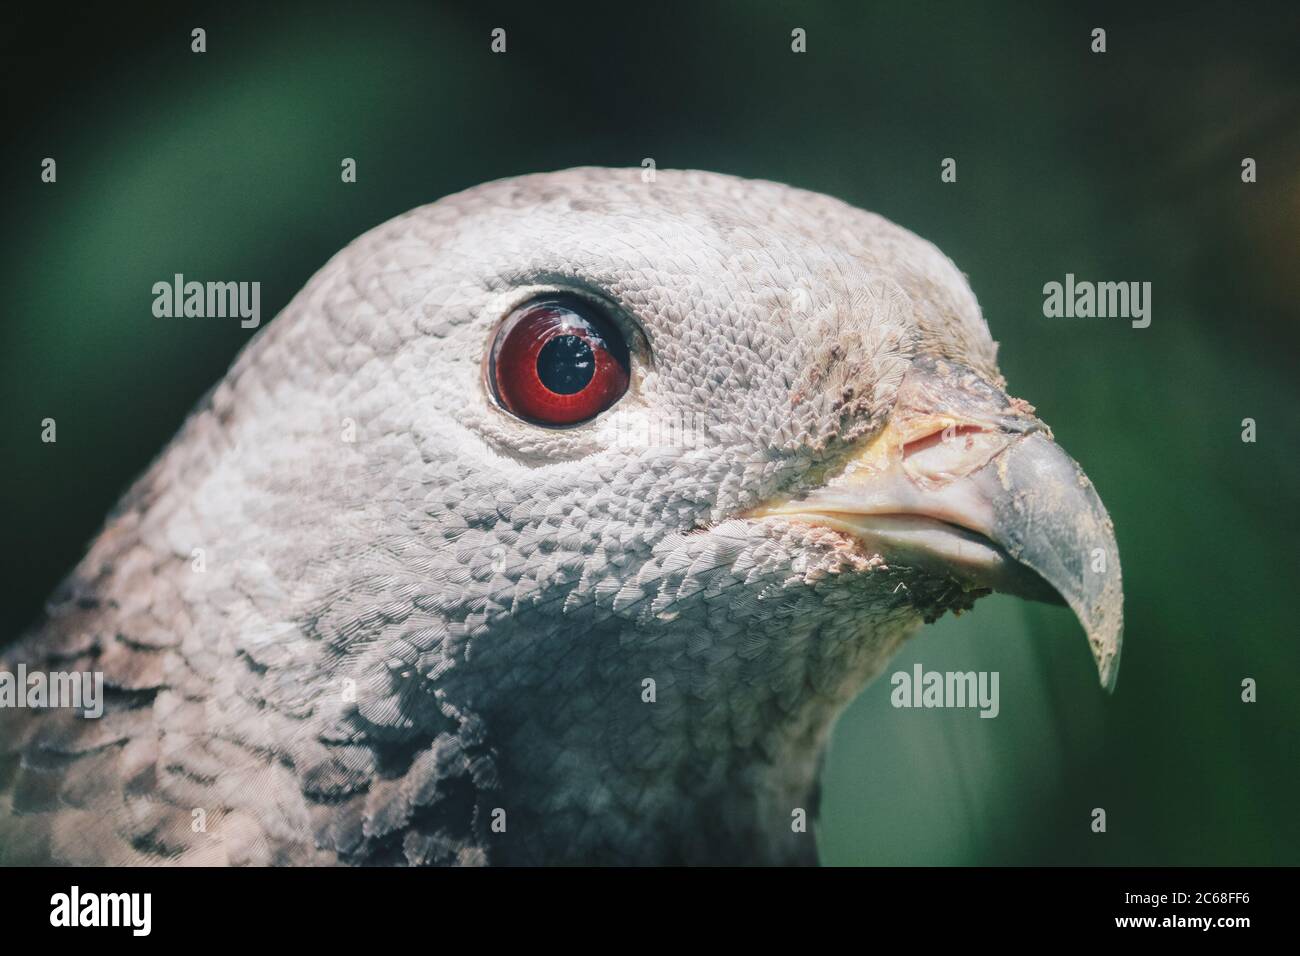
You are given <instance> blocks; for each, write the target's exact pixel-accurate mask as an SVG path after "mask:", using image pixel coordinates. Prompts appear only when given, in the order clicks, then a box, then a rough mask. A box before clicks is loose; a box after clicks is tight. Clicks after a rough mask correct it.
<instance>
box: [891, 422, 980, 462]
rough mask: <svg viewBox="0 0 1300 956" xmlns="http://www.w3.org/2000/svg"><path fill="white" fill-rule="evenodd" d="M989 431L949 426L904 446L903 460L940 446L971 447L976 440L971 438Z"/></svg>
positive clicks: (974, 426)
mask: <svg viewBox="0 0 1300 956" xmlns="http://www.w3.org/2000/svg"><path fill="white" fill-rule="evenodd" d="M985 431H987V429H984V428H981V427H980V426H978V425H949V426H947V427H946V428H942V429H940V430H939V431H937V432H931V433H930V434H929V435H926V436H925V437H923V438H917V439H916V440H914V441H910V442H908V443H907V444H905V445H904V446H903V458H904V459H907V458H910V457H911V456H912V455H915V454H917V453H918V452H923V451H927V450H928V449H931V448H933V447H935V446H936V445H939V444H944V445H955V446H956V447H958V448H969V447H971V445H972V443H973V441H974V439H972V438H971V437H970V436H972V435H977V434H980V433H982V432H985Z"/></svg>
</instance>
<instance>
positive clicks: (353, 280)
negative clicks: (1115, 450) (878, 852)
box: [88, 169, 1121, 862]
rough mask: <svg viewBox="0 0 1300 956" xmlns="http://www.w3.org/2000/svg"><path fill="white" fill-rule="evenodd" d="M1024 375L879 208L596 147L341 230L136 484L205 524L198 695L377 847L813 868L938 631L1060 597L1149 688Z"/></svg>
mask: <svg viewBox="0 0 1300 956" xmlns="http://www.w3.org/2000/svg"><path fill="white" fill-rule="evenodd" d="M1005 389H1006V384H1005V382H1004V381H1003V378H1002V376H1001V375H1000V373H999V371H998V368H997V363H996V348H995V345H994V342H993V340H992V339H991V338H990V336H989V332H988V329H987V327H986V326H985V323H984V320H983V318H982V316H981V313H980V309H979V306H978V305H977V303H976V300H975V297H974V295H973V294H972V292H971V290H970V287H969V286H968V284H967V282H966V280H965V278H964V277H963V275H962V274H961V272H959V271H958V269H957V268H956V267H955V266H954V265H953V264H952V262H951V261H949V259H948V258H946V257H945V256H944V255H943V254H942V253H941V252H940V251H939V250H938V249H937V248H935V246H933V245H932V244H930V243H929V242H927V241H925V240H923V239H920V238H918V237H917V236H915V235H913V234H912V233H910V232H908V231H907V230H905V229H902V228H900V227H899V226H896V225H894V224H892V223H890V222H888V221H887V220H885V219H883V218H881V217H880V216H878V215H874V214H872V213H869V212H864V211H862V210H859V209H855V208H853V207H850V206H848V205H846V204H844V203H842V202H839V201H837V200H835V199H832V198H829V197H826V196H823V195H818V194H814V193H810V192H804V191H801V190H798V189H793V188H789V187H786V186H782V185H777V184H774V183H769V182H758V181H748V180H742V179H737V178H732V177H729V176H723V175H715V174H709V173H702V172H668V171H659V172H658V173H657V175H656V176H655V177H654V178H653V181H652V182H646V181H644V180H643V178H642V176H641V171H640V170H634V171H624V170H603V169H574V170H568V171H565V172H559V173H553V174H545V175H536V176H527V177H522V178H518V179H510V180H504V181H500V182H495V183H490V184H487V185H484V186H480V187H477V188H475V189H471V190H469V191H467V192H464V193H461V194H459V195H455V196H452V197H449V198H447V199H444V200H442V201H440V202H437V203H434V204H433V205H430V206H427V207H423V208H419V209H416V210H413V211H411V212H409V213H407V214H405V215H403V216H400V217H398V218H397V219H395V220H392V221H390V222H388V223H386V224H384V225H382V226H380V227H378V228H376V229H375V230H372V231H371V232H369V233H367V234H365V235H363V236H362V237H360V238H359V239H357V240H356V241H355V242H353V243H352V244H351V245H350V246H348V247H347V248H345V249H344V250H343V251H341V252H340V253H339V254H338V255H337V256H336V257H335V258H334V259H332V260H331V261H330V263H328V264H327V265H326V266H325V267H324V268H323V269H322V270H321V272H320V273H318V274H317V275H316V276H315V277H314V278H313V279H312V280H311V282H310V283H309V284H308V285H307V286H306V288H305V289H304V290H303V291H302V292H301V293H300V294H299V295H298V296H297V297H296V298H295V299H294V300H293V302H292V303H291V304H290V305H289V306H288V307H287V308H286V310H285V312H284V313H283V314H282V315H281V316H280V318H278V319H277V320H276V321H275V322H273V323H271V324H270V325H269V326H268V327H267V328H266V329H265V330H264V331H263V332H262V333H261V334H260V335H259V336H258V337H257V339H256V340H255V342H254V343H252V345H251V346H250V347H249V348H248V349H247V350H246V351H245V353H244V354H243V355H242V356H241V357H240V358H239V359H238V360H237V362H236V364H235V366H234V367H233V368H232V370H231V372H230V373H229V375H228V376H227V378H226V380H225V381H224V382H222V383H221V384H220V385H219V386H218V387H217V388H216V389H215V390H214V392H213V393H212V394H211V396H210V397H209V399H208V401H207V403H206V404H205V405H204V406H203V407H202V408H201V409H200V410H199V411H198V412H197V413H196V415H195V416H193V417H192V419H191V420H190V422H189V424H188V425H187V427H186V429H185V430H184V431H183V432H182V435H181V436H180V438H179V439H178V441H177V443H176V444H175V445H174V446H173V448H172V449H171V450H170V451H169V452H168V454H167V455H165V456H164V457H163V459H162V460H161V461H160V462H159V463H158V465H156V466H155V468H154V470H153V471H152V472H151V473H150V474H149V475H147V476H146V477H145V479H144V480H143V481H142V484H141V485H140V487H138V488H137V489H136V491H135V492H133V495H132V498H131V499H129V505H128V508H127V510H128V511H134V512H135V513H136V514H137V515H139V516H141V517H137V518H133V519H132V520H133V521H134V522H135V525H136V527H135V530H133V532H132V534H133V535H138V536H139V537H140V538H142V539H144V540H156V541H159V542H161V546H163V547H171V548H175V549H178V550H180V552H181V553H186V554H187V553H188V552H189V549H190V548H191V547H193V546H194V545H195V543H199V544H202V543H203V542H204V541H208V542H210V543H211V546H212V554H211V555H210V556H209V558H208V560H207V573H205V574H203V575H194V574H189V575H185V576H183V577H182V578H178V580H177V582H176V585H175V592H174V594H173V595H172V597H171V598H169V599H170V600H173V601H174V603H175V604H176V606H180V607H184V608H186V611H185V618H184V620H185V621H186V622H187V626H188V628H189V630H190V633H189V634H187V635H186V636H184V637H183V638H182V646H185V647H188V646H189V644H192V645H193V646H192V647H189V650H188V651H187V653H186V654H185V664H186V668H187V670H186V671H185V673H187V674H192V675H195V674H196V675H198V678H193V677H190V678H186V679H187V680H190V682H191V683H192V684H195V686H194V687H193V688H192V689H191V690H190V692H189V694H188V697H187V699H189V700H191V701H192V700H196V699H205V698H206V699H209V700H212V699H219V700H220V701H221V706H219V707H218V706H209V707H208V708H207V712H206V717H205V718H204V719H205V720H207V721H208V725H207V726H208V727H209V729H210V730H211V732H212V733H214V734H217V735H219V736H220V737H221V738H222V739H223V740H234V741H239V742H240V743H242V744H243V745H245V746H246V747H249V748H253V749H256V750H257V751H258V752H267V753H280V754H283V755H285V756H284V760H285V761H286V763H288V764H291V765H292V766H293V768H294V770H295V772H296V774H297V776H298V778H299V780H300V784H301V788H302V791H303V793H304V794H305V795H306V797H307V801H308V804H309V806H308V807H307V809H306V810H304V811H303V813H305V814H306V815H307V816H309V817H311V818H312V819H316V818H317V817H319V816H320V815H322V814H324V816H325V822H323V823H322V822H320V820H317V822H316V823H315V824H314V826H315V827H316V832H317V834H318V838H317V839H318V840H325V841H326V842H329V843H330V844H331V845H332V846H335V847H336V848H337V849H338V852H339V855H340V856H341V857H342V858H345V859H349V858H350V859H363V858H370V859H373V858H376V857H377V856H379V855H380V854H381V852H392V853H395V854H397V855H399V856H400V855H401V854H402V853H405V856H406V858H407V859H411V860H416V861H426V860H430V859H436V858H438V853H439V852H441V851H439V850H438V847H443V848H444V850H445V848H446V847H447V846H452V847H460V849H459V850H458V851H457V852H459V853H461V855H462V858H463V857H464V855H465V853H466V852H469V851H466V850H465V846H466V845H472V846H474V847H477V849H475V850H473V852H470V853H469V855H470V857H471V858H479V857H476V856H475V855H474V854H475V853H477V854H479V855H480V856H486V858H487V859H489V860H502V861H507V862H510V861H540V860H547V861H556V860H583V861H588V862H627V861H642V862H682V861H699V860H706V861H726V860H732V861H735V860H761V861H769V862H777V861H795V860H804V861H806V860H811V859H813V858H814V853H815V850H814V848H813V844H812V836H811V835H810V834H806V833H799V832H795V828H792V827H791V818H792V813H794V812H795V811H797V810H799V809H805V810H807V811H808V812H810V813H811V812H812V811H813V807H812V806H811V803H812V801H814V799H815V796H814V791H815V789H816V776H817V772H818V766H819V758H820V755H821V753H822V751H823V749H824V746H825V743H826V740H827V737H828V734H829V732H830V728H831V726H832V724H833V722H834V719H835V717H836V715H837V714H838V713H839V712H840V711H841V710H842V709H843V707H844V706H845V705H846V704H847V702H848V701H849V700H851V699H852V697H853V696H854V695H855V694H857V693H858V691H859V690H861V688H862V687H863V686H864V685H865V684H866V683H867V682H868V681H869V679H870V678H871V677H872V676H874V675H875V674H877V673H879V672H880V671H881V669H882V668H883V667H884V666H885V664H886V663H887V661H888V660H889V658H890V656H891V655H892V654H893V653H894V652H895V651H897V650H898V648H899V647H900V645H901V643H902V642H903V641H904V640H905V639H906V638H907V637H908V636H910V635H911V634H913V633H915V631H916V630H917V629H918V628H919V627H920V625H921V624H922V623H923V622H926V621H932V620H934V619H936V618H937V617H939V616H940V615H941V614H943V613H944V612H945V611H947V610H962V609H966V608H969V607H970V606H971V605H972V603H973V602H974V601H975V599H976V598H977V597H979V596H980V595H983V594H987V593H989V591H991V590H1005V591H1009V592H1011V593H1015V594H1019V595H1022V596H1025V597H1030V598H1041V599H1046V600H1056V601H1063V602H1065V603H1066V604H1068V605H1069V606H1070V607H1071V608H1072V609H1073V610H1074V611H1075V613H1076V614H1077V616H1078V618H1079V620H1080V622H1081V623H1082V626H1083V629H1084V631H1085V632H1086V634H1087V636H1088V639H1089V641H1090V643H1091V646H1092V650H1093V653H1094V655H1095V656H1096V660H1097V664H1098V666H1099V668H1100V671H1101V676H1102V680H1103V682H1104V683H1106V684H1109V683H1111V682H1112V681H1113V679H1114V675H1115V670H1116V666H1117V663H1118V658H1119V643H1120V631H1121V590H1120V568H1119V560H1118V555H1117V552H1116V545H1115V539H1114V535H1113V531H1112V529H1111V524H1110V521H1109V518H1108V517H1107V515H1106V511H1105V509H1104V508H1103V506H1102V504H1101V501H1100V500H1099V498H1098V496H1097V494H1096V493H1095V491H1094V490H1093V488H1092V486H1091V484H1090V483H1089V482H1088V480H1087V479H1086V478H1085V477H1084V475H1083V473H1082V471H1080V469H1079V468H1078V466H1077V465H1076V464H1075V463H1074V462H1073V461H1072V460H1071V459H1070V458H1069V457H1068V456H1067V455H1066V454H1065V453H1064V452H1063V451H1062V450H1061V449H1060V448H1059V447H1057V445H1056V444H1055V443H1054V442H1053V441H1052V436H1051V432H1050V430H1049V429H1048V427H1047V426H1046V425H1045V424H1044V423H1043V422H1042V421H1040V420H1039V419H1038V418H1037V417H1036V416H1035V414H1034V410H1033V408H1032V407H1030V406H1029V405H1028V404H1026V403H1025V402H1023V401H1020V400H1018V399H1015V398H1012V397H1010V396H1009V395H1008V394H1007V392H1006V390H1005ZM107 537H109V538H110V539H111V538H112V535H111V529H110V534H109V535H108V536H107ZM118 537H119V538H120V535H119V536H118ZM110 546H111V545H110V544H107V543H104V544H101V545H99V546H98V547H99V548H101V549H103V548H108V547H110ZM102 558H103V555H102V554H101V555H99V559H102ZM88 562H89V565H90V566H92V567H99V566H101V564H103V563H104V562H103V561H102V560H99V563H96V562H97V557H96V554H95V552H94V551H92V555H91V557H90V558H89V559H88ZM187 642H188V644H187ZM236 659H237V660H238V661H239V662H240V666H239V667H237V668H235V669H234V670H235V672H234V673H232V670H231V665H230V662H231V661H232V660H236ZM200 678H201V679H202V681H205V682H206V683H205V684H204V686H202V687H200V686H198V684H197V683H195V682H196V681H197V680H199V679H200ZM184 684H185V681H183V680H181V681H180V682H179V686H180V687H181V689H182V691H183V688H184ZM213 687H218V688H224V690H223V691H222V692H221V693H217V692H214V691H213V690H212V689H211V688H213ZM216 725H220V726H216ZM228 789H230V790H231V791H232V793H238V792H240V790H241V788H239V787H235V786H233V785H232V786H231V787H229V788H228ZM250 789H255V788H251V787H250ZM420 795H423V797H422V798H421V796H420ZM349 801H351V803H349ZM353 805H354V806H355V807H356V809H355V810H354V811H353V812H351V813H350V814H349V813H343V811H341V810H339V808H340V807H342V806H353ZM420 807H423V808H424V810H423V811H420V809H419V808H420ZM323 808H324V809H323ZM394 808H396V809H394ZM498 811H500V812H501V815H500V819H501V821H502V826H501V828H500V831H499V832H498V830H497V829H496V828H494V827H493V826H492V823H493V822H494V821H496V820H497V819H498V817H497V815H496V814H497V813H498ZM421 812H423V814H424V816H423V817H421V815H420V814H421ZM340 820H342V821H343V822H340ZM413 820H414V821H416V822H415V823H413V822H412V821H413ZM420 820H423V821H424V822H423V823H419V821H420ZM417 823H419V827H422V828H423V829H421V830H420V832H421V833H423V834H424V837H425V839H424V840H423V842H421V841H420V840H415V841H414V842H412V840H411V839H410V837H409V833H410V832H412V828H413V827H416V824H417ZM279 826H280V827H281V829H283V828H285V827H288V826H289V824H287V823H283V821H281V823H280V824H279ZM419 827H416V828H417V829H419ZM460 832H464V833H470V832H473V833H475V834H477V836H476V837H475V838H474V839H473V840H470V841H469V844H466V843H465V842H461V843H457V842H455V840H452V838H451V837H449V836H448V834H452V833H460ZM320 833H327V837H320V836H319V834H320ZM403 833H407V834H408V836H407V837H406V838H402V834H403ZM394 841H396V842H394ZM395 846H396V847H397V848H398V849H393V847H395ZM413 847H414V848H413ZM385 848H386V849H385Z"/></svg>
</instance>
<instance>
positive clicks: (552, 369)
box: [488, 299, 628, 425]
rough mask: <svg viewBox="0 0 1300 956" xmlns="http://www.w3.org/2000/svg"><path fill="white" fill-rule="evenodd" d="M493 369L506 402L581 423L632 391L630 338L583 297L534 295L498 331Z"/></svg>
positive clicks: (525, 411) (539, 419) (558, 421)
mask: <svg viewBox="0 0 1300 956" xmlns="http://www.w3.org/2000/svg"><path fill="white" fill-rule="evenodd" d="M488 375H489V377H490V378H491V380H492V384H493V386H494V387H495V388H496V394H497V398H498V399H499V400H500V402H501V404H502V405H504V406H505V407H506V409H507V410H509V411H511V412H513V413H514V414H516V415H518V416H519V417H520V418H524V419H527V420H529V421H532V422H536V423H537V424H540V425H576V424H577V423H578V422H584V421H586V420H587V419H589V418H594V417H595V416H597V415H599V414H600V413H601V412H603V411H604V410H605V409H607V408H609V407H610V406H611V405H613V404H614V403H615V402H616V401H618V400H619V398H620V397H621V396H622V395H623V393H624V392H625V391H627V381H628V352H627V343H626V342H625V341H624V340H623V336H622V335H621V334H620V333H619V331H618V329H617V328H615V327H614V325H613V323H611V322H609V321H607V320H605V319H604V318H602V317H601V316H599V315H597V314H596V313H595V311H594V310H593V309H592V308H590V307H588V306H587V305H586V304H585V303H580V302H577V301H573V302H570V301H567V300H558V299H557V300H547V301H544V302H533V303H530V304H528V305H526V306H523V307H522V308H520V309H518V310H516V311H515V313H514V314H513V315H511V316H510V318H508V319H506V321H505V324H503V325H502V326H501V329H500V331H498V332H497V337H496V341H495V342H494V343H493V345H492V357H491V361H490V363H489V368H488Z"/></svg>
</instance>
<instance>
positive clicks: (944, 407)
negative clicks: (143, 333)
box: [751, 358, 1124, 690]
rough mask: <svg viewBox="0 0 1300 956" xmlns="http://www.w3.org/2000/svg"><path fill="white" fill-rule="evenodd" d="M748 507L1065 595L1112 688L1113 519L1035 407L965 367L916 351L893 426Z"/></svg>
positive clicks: (1044, 594) (1118, 595) (976, 574)
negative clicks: (800, 489)
mask: <svg viewBox="0 0 1300 956" xmlns="http://www.w3.org/2000/svg"><path fill="white" fill-rule="evenodd" d="M751 516H752V517H766V516H771V517H781V518H784V519H786V520H795V521H803V522H808V523H812V524H818V525H821V526H823V527H829V528H833V529H835V530H838V531H842V532H845V533H847V534H850V535H853V536H854V537H855V538H857V539H858V540H859V541H860V542H861V543H862V545H863V546H865V547H866V548H868V549H870V550H871V551H873V552H875V553H878V554H880V555H881V556H882V557H883V558H884V559H885V560H886V561H887V562H890V563H899V564H906V565H908V566H911V567H916V568H919V569H922V570H926V571H930V572H932V573H937V574H942V575H946V576H948V577H950V578H951V579H953V580H955V581H956V582H958V583H959V584H960V585H961V586H962V587H964V588H966V589H968V590H975V589H989V590H994V591H1002V592H1005V593H1009V594H1015V595H1018V596H1020V597H1024V598H1027V599H1029V600H1038V601H1048V602H1052V603H1065V604H1067V605H1069V607H1070V609H1071V610H1072V611H1074V613H1075V616H1076V617H1077V618H1078V619H1079V623H1080V624H1082V625H1083V629H1084V631H1085V632H1086V633H1087V636H1088V643H1089V645H1090V646H1091V648H1092V653H1093V657H1094V658H1095V659H1096V662H1097V670H1098V672H1099V674H1100V676H1101V683H1102V685H1103V686H1104V687H1105V688H1106V689H1107V690H1113V689H1114V686H1115V679H1116V677H1117V675H1118V672H1119V657H1120V640H1121V635H1122V632H1123V627H1124V610H1123V603H1124V595H1123V585H1122V581H1121V576H1120V564H1119V550H1118V548H1117V546H1116V543H1115V531H1114V527H1113V525H1112V524H1111V520H1110V516H1109V515H1108V514H1107V513H1106V508H1105V506H1104V505H1102V503H1101V499H1100V498H1099V497H1098V496H1097V492H1096V491H1095V490H1094V489H1093V487H1092V482H1090V481H1089V480H1088V478H1087V476H1086V475H1085V474H1084V473H1083V470H1082V469H1081V468H1080V467H1079V466H1078V464H1077V463H1076V462H1075V461H1074V459H1072V458H1071V457H1070V456H1069V455H1067V454H1066V453H1065V452H1064V451H1063V450H1062V449H1061V448H1060V446H1058V445H1057V444H1056V443H1055V442H1054V441H1052V435H1051V431H1050V430H1049V429H1048V428H1047V426H1046V425H1044V424H1043V423H1042V422H1041V421H1039V420H1038V419H1037V418H1035V417H1034V415H1033V408H1032V407H1030V406H1029V405H1027V404H1025V403H1024V402H1021V401H1019V400H1018V399H1012V398H1009V397H1007V395H1006V394H1005V393H1003V392H1002V391H1001V390H1000V389H998V388H996V387H994V386H993V385H991V384H989V383H988V382H986V381H985V380H983V379H982V378H980V377H979V376H978V375H976V374H975V373H974V372H973V371H971V370H970V369H968V368H966V367H965V366H962V365H958V364H956V363H953V362H947V361H942V360H936V359H929V358H922V359H918V360H917V361H916V362H915V363H914V364H913V366H912V368H911V369H910V370H909V371H908V373H907V375H906V377H905V378H904V380H903V383H902V385H901V386H900V389H899V394H898V400H897V402H896V403H895V407H894V410H893V412H892V413H891V416H890V420H889V422H888V424H887V425H886V427H885V428H884V429H883V430H882V431H881V432H880V433H879V434H877V435H876V436H875V438H873V439H872V441H871V442H870V443H869V444H868V445H867V446H866V447H865V448H863V449H862V450H861V451H860V452H859V453H857V454H856V455H855V456H854V457H853V458H852V460H850V461H849V463H848V465H847V466H846V467H845V469H844V470H843V472H841V473H840V474H838V475H837V476H836V477H835V478H833V479H831V480H830V481H828V482H827V483H826V484H825V485H824V486H823V487H820V488H818V489H816V490H814V491H812V492H810V493H808V494H806V495H805V496H803V497H801V498H798V499H791V500H785V501H780V502H774V503H771V504H768V505H766V506H764V507H761V508H759V509H756V510H755V511H754V512H751Z"/></svg>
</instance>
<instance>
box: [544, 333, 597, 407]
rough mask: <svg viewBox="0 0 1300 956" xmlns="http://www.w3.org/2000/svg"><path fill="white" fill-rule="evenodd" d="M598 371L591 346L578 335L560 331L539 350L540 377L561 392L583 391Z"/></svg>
mask: <svg viewBox="0 0 1300 956" xmlns="http://www.w3.org/2000/svg"><path fill="white" fill-rule="evenodd" d="M595 374H596V357H595V356H594V355H592V353H591V346H590V345H588V344H587V343H586V342H584V341H583V340H582V339H580V338H579V337H578V336H576V335H557V336H556V337H555V338H553V339H551V341H549V342H547V343H546V344H545V345H543V346H542V350H541V351H540V352H538V353H537V377H538V378H540V379H541V380H542V384H543V385H545V386H546V387H547V388H549V389H550V390H551V391H552V392H555V393H556V394H557V395H572V394H574V393H575V392H581V391H582V390H583V389H584V388H586V387H587V383H588V382H590V381H591V377H592V376H593V375H595Z"/></svg>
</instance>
